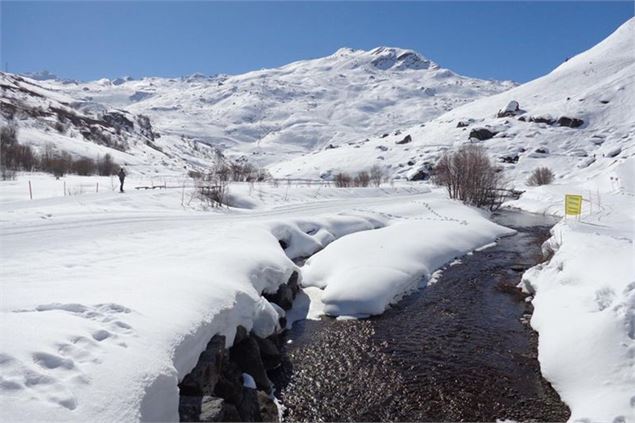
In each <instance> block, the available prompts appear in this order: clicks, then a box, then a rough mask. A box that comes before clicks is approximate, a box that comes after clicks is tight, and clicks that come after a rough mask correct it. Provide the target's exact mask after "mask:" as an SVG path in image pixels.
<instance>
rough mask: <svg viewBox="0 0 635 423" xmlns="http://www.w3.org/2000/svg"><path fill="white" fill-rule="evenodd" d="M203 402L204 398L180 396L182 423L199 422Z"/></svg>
mask: <svg viewBox="0 0 635 423" xmlns="http://www.w3.org/2000/svg"><path fill="white" fill-rule="evenodd" d="M202 400H203V397H200V396H185V395H181V396H179V420H180V421H182V422H183V421H185V422H197V421H199V420H200V415H201V402H202Z"/></svg>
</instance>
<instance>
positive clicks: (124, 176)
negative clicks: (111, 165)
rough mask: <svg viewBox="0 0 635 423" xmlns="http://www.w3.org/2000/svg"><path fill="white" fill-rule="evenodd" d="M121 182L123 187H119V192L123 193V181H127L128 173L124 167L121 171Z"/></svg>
mask: <svg viewBox="0 0 635 423" xmlns="http://www.w3.org/2000/svg"><path fill="white" fill-rule="evenodd" d="M118 175H119V182H120V183H121V185H120V186H119V192H123V181H124V179H126V171H125V170H123V167H122V168H121V169H119V174H118Z"/></svg>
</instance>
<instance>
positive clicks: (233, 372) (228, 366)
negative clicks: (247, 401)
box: [214, 358, 243, 405]
mask: <svg viewBox="0 0 635 423" xmlns="http://www.w3.org/2000/svg"><path fill="white" fill-rule="evenodd" d="M214 395H215V396H218V397H221V398H224V399H225V400H227V401H228V402H230V403H232V404H235V405H237V404H240V402H241V401H242V400H243V379H242V372H241V371H240V369H239V368H238V366H237V365H236V363H233V362H231V361H230V360H229V359H227V358H226V359H225V360H223V372H222V374H221V378H220V379H219V381H218V383H217V384H216V386H215V388H214Z"/></svg>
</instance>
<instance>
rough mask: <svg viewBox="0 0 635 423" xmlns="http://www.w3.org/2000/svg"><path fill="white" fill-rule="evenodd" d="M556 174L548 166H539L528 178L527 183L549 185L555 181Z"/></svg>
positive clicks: (530, 184)
mask: <svg viewBox="0 0 635 423" xmlns="http://www.w3.org/2000/svg"><path fill="white" fill-rule="evenodd" d="M553 179H554V175H553V172H552V171H551V169H549V168H548V167H538V168H536V169H534V171H533V172H532V174H531V176H530V177H529V179H527V185H529V186H538V185H549V184H550V183H552V182H553Z"/></svg>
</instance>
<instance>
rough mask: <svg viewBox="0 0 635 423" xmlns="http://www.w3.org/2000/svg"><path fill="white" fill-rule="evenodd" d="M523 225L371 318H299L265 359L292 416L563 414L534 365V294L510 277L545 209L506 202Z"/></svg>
mask: <svg viewBox="0 0 635 423" xmlns="http://www.w3.org/2000/svg"><path fill="white" fill-rule="evenodd" d="M495 219H496V220H497V221H498V222H499V223H501V224H504V225H506V226H512V227H514V228H515V229H517V230H518V233H517V234H516V235H514V236H511V237H508V238H504V239H502V240H500V241H499V242H498V244H497V245H496V246H494V247H491V248H488V249H485V250H482V251H478V252H475V253H474V254H472V255H468V256H465V257H463V258H461V260H460V261H461V263H460V264H456V265H453V266H450V267H448V268H447V269H445V270H444V271H443V275H442V276H441V278H440V279H439V280H438V281H437V282H436V283H434V284H433V285H430V286H428V287H426V288H424V289H422V290H420V291H418V292H416V293H414V294H412V295H410V296H408V297H406V298H405V299H404V300H402V301H401V302H399V304H397V305H396V306H395V307H393V308H392V309H390V310H388V311H387V312H386V313H384V314H383V315H381V316H378V317H374V318H371V319H366V320H335V319H330V318H324V319H322V320H321V321H302V322H298V323H296V324H295V325H294V327H293V329H292V330H290V331H288V332H287V333H286V334H285V335H284V339H283V340H285V341H286V342H285V343H284V346H283V351H282V352H283V358H282V366H280V367H278V368H276V369H273V370H270V372H269V374H270V378H271V379H272V380H273V381H274V383H275V384H276V387H277V396H278V397H279V398H280V400H281V401H282V403H283V405H284V408H285V410H284V419H285V420H289V421H494V420H496V419H514V420H519V421H565V420H566V419H567V418H568V416H569V410H568V408H567V407H566V405H564V404H563V403H562V402H561V401H560V399H559V397H558V395H557V394H556V392H555V391H554V390H553V388H552V387H551V386H550V384H549V383H548V382H547V381H545V380H544V379H543V378H542V376H541V373H540V366H539V363H538V361H537V342H538V338H537V334H536V333H535V332H534V331H532V330H531V328H530V327H529V325H528V319H529V317H530V316H531V312H532V307H531V303H529V302H528V301H526V296H525V295H524V294H522V293H521V292H520V291H519V290H518V289H517V288H516V285H517V284H518V282H519V281H520V278H521V275H522V272H523V271H524V270H525V269H527V268H529V267H531V266H533V265H534V264H537V263H539V262H540V261H542V260H543V258H542V254H541V248H540V246H541V243H542V242H543V241H544V240H545V239H546V238H547V236H548V231H549V226H551V225H552V224H553V222H552V221H550V220H547V219H546V218H543V217H537V216H532V215H526V214H522V213H514V212H505V213H500V214H499V215H498V216H495Z"/></svg>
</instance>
